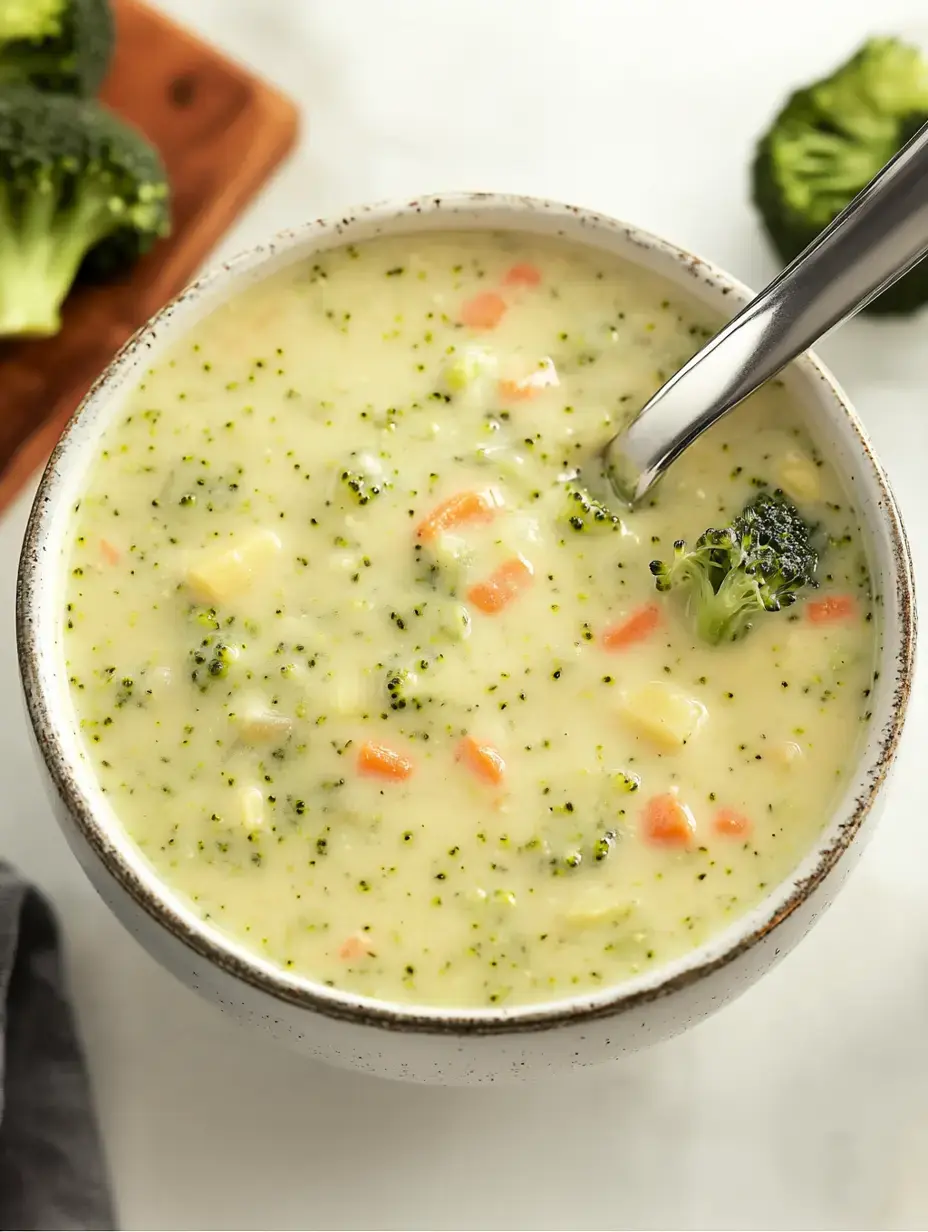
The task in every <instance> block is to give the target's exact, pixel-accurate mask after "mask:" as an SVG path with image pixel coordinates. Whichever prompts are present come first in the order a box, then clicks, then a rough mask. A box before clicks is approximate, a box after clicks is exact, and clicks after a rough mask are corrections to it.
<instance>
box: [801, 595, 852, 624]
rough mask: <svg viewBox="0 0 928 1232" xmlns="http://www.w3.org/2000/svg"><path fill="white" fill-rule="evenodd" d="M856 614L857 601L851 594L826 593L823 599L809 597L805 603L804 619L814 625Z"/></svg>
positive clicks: (848, 617) (830, 622)
mask: <svg viewBox="0 0 928 1232" xmlns="http://www.w3.org/2000/svg"><path fill="white" fill-rule="evenodd" d="M856 614H857V602H856V600H855V599H854V596H853V595H828V596H826V598H824V599H811V600H810V601H809V602H808V603H807V604H806V619H807V620H811V622H812V623H813V624H814V625H830V624H834V623H835V622H836V621H839V620H850V619H851V618H852V617H853V616H856Z"/></svg>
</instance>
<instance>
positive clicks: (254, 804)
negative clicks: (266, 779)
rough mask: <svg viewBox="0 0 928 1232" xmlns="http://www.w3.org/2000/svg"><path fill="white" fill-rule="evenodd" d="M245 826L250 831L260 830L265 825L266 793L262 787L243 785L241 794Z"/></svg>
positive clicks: (240, 799) (241, 808)
mask: <svg viewBox="0 0 928 1232" xmlns="http://www.w3.org/2000/svg"><path fill="white" fill-rule="evenodd" d="M239 807H240V810H241V818H242V825H243V827H244V828H245V829H246V830H248V831H249V833H250V832H251V831H252V830H260V829H261V827H262V826H263V825H264V794H263V792H262V791H261V788H260V787H254V786H252V787H243V788H242V791H241V795H240V796H239Z"/></svg>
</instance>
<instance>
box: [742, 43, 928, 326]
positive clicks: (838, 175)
mask: <svg viewBox="0 0 928 1232" xmlns="http://www.w3.org/2000/svg"><path fill="white" fill-rule="evenodd" d="M926 121H928V60H926V59H925V58H924V57H923V56H922V54H921V52H920V51H919V50H918V49H917V48H915V47H910V46H908V45H907V44H905V43H903V42H901V41H899V40H898V39H892V38H886V39H872V40H871V41H869V42H868V43H865V44H864V46H863V47H862V48H861V49H860V51H858V52H857V54H856V55H855V56H853V57H852V58H851V59H850V60H849V61H848V62H847V63H846V64H844V65H842V66H841V67H840V68H839V69H837V70H836V71H835V72H834V73H833V74H832V75H831V76H830V77H827V78H825V79H824V80H823V81H819V82H817V83H816V84H814V85H812V86H810V87H809V88H808V89H805V90H800V91H799V92H798V93H796V94H794V95H792V97H791V98H790V99H789V100H788V101H787V103H786V105H785V107H784V108H783V110H782V111H781V112H780V114H779V115H778V116H777V118H776V119H775V120H774V122H773V124H772V125H771V127H770V129H769V131H768V132H767V133H766V134H765V135H764V137H763V138H762V139H761V141H760V143H759V145H758V147H757V154H756V157H755V160H754V167H753V197H754V204H755V205H756V207H757V209H758V211H759V213H760V216H761V218H762V220H763V223H764V226H765V227H766V229H767V232H768V234H769V236H770V239H771V241H772V243H773V246H774V248H775V249H776V250H777V253H778V254H779V256H780V257H781V258H782V260H783V261H784V262H789V261H791V260H792V259H793V258H794V257H796V256H798V254H799V253H800V252H802V250H803V249H804V248H806V247H807V246H808V245H809V244H810V243H812V241H813V240H814V239H815V238H816V236H817V235H818V234H819V232H821V231H822V230H823V228H824V227H826V226H827V225H828V224H829V223H830V222H831V221H832V219H833V218H835V217H836V216H837V215H838V214H839V213H840V212H841V210H843V209H844V207H845V206H846V205H848V204H849V202H850V201H851V199H852V198H853V197H855V196H856V195H857V193H858V192H860V190H861V189H862V188H864V187H865V186H866V185H867V184H868V183H869V182H870V180H872V179H873V177H874V176H875V175H876V174H877V172H878V171H880V170H881V168H882V167H883V166H884V165H885V164H886V163H887V162H888V161H889V160H890V159H891V158H892V156H893V155H894V154H896V153H897V152H898V151H899V150H900V149H901V148H902V146H903V145H905V143H906V142H907V141H908V140H909V139H910V138H911V137H912V136H914V135H915V133H916V132H917V131H918V129H919V128H920V127H921V126H922V124H923V123H925V122H926ZM924 303H928V265H925V264H922V265H919V266H917V267H916V268H915V269H914V270H912V271H911V272H910V273H908V274H907V275H906V276H905V277H904V278H902V279H900V280H899V281H898V282H897V283H895V284H894V285H893V286H892V287H890V288H889V289H888V290H887V291H884V292H883V294H882V295H880V296H878V297H877V298H876V299H875V300H874V301H873V302H872V303H871V304H869V305H868V306H867V308H866V309H865V311H867V312H877V313H909V312H914V311H915V310H916V309H917V308H920V307H921V306H922V305H923V304H924Z"/></svg>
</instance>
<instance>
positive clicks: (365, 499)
mask: <svg viewBox="0 0 928 1232" xmlns="http://www.w3.org/2000/svg"><path fill="white" fill-rule="evenodd" d="M392 486H393V485H392V484H391V483H390V481H389V479H388V478H387V473H386V471H385V470H384V467H383V465H382V464H381V462H380V459H379V458H376V457H374V456H373V455H372V454H369V453H357V452H352V453H351V454H350V455H349V457H348V460H347V462H346V463H345V465H344V467H343V468H342V470H340V471H339V472H338V496H337V500H338V503H339V504H340V505H342V506H343V507H346V506H347V508H349V509H352V508H354V507H355V506H358V507H363V506H364V505H369V504H370V503H371V501H372V500H374V499H375V498H376V497H378V496H380V494H381V493H382V492H387V491H389V489H390V488H391V487H392Z"/></svg>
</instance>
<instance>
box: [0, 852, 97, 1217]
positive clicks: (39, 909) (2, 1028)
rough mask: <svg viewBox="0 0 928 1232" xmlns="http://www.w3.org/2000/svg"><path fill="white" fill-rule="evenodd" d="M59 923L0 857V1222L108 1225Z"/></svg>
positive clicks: (46, 906) (91, 1113)
mask: <svg viewBox="0 0 928 1232" xmlns="http://www.w3.org/2000/svg"><path fill="white" fill-rule="evenodd" d="M115 1227H116V1222H115V1215H114V1213H113V1207H112V1202H111V1198H110V1193H109V1186H108V1183H107V1177H106V1168H105V1165H104V1162H103V1152H102V1149H101V1145H100V1136H99V1131H98V1129H97V1124H96V1120H95V1118H94V1113H93V1105H92V1102H91V1098H90V1089H89V1085H88V1082H87V1073H86V1070H85V1068H84V1058H83V1055H82V1053H81V1048H80V1044H79V1043H78V1040H77V1035H76V1031H75V1025H74V1016H73V1014H72V1012H71V1007H70V1005H69V1003H68V999H67V995H66V993H65V988H64V980H63V974H62V969H61V956H60V953H59V948H58V930H57V927H56V924H55V919H54V916H53V915H52V912H51V909H50V908H49V906H48V904H47V903H46V901H45V899H44V898H42V896H41V895H40V894H39V893H38V892H37V891H36V890H35V889H33V888H32V887H31V886H29V885H27V884H26V883H25V882H23V881H22V880H21V879H20V878H19V877H18V876H17V875H16V873H15V872H14V871H13V870H12V869H11V868H10V867H9V866H8V865H6V864H3V863H0V1228H2V1229H4V1232H6V1230H8V1229H22V1230H23V1232H26V1229H36V1230H38V1232H43V1230H44V1229H62V1232H63V1230H65V1229H68V1230H70V1229H92V1230H96V1229H106V1228H115Z"/></svg>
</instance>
